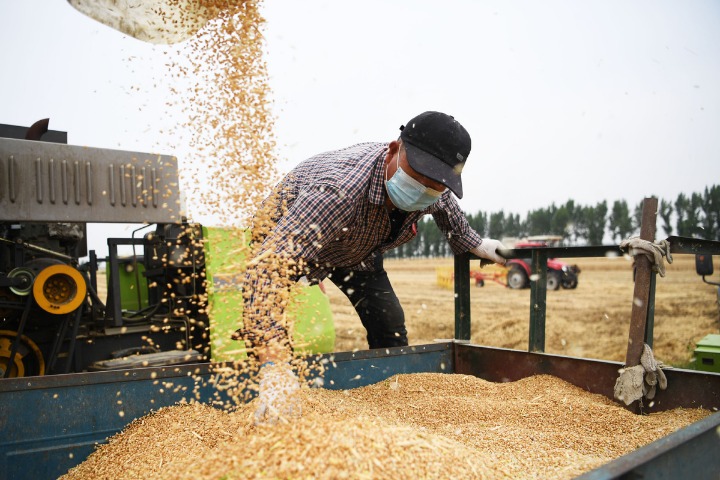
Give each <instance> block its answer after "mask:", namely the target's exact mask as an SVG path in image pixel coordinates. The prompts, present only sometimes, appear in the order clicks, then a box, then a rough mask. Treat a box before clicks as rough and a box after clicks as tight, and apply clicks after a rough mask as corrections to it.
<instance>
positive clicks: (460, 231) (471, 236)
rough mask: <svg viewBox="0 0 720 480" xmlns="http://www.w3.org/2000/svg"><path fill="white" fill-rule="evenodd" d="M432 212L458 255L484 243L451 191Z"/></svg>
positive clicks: (438, 202) (435, 205)
mask: <svg viewBox="0 0 720 480" xmlns="http://www.w3.org/2000/svg"><path fill="white" fill-rule="evenodd" d="M430 213H431V214H432V216H433V218H434V219H435V223H436V224H437V226H438V228H439V229H440V231H441V232H443V234H444V235H445V238H447V240H448V243H450V248H451V249H452V251H453V253H455V254H456V255H457V254H460V253H465V252H469V251H470V250H472V249H473V248H475V247H477V246H478V245H480V244H481V243H482V239H481V237H480V235H479V234H478V233H477V232H476V231H475V230H473V228H472V227H471V226H470V224H469V223H468V221H467V218H465V214H464V213H463V211H462V210H461V209H460V206H459V205H458V203H457V201H456V200H455V198H453V197H452V196H451V195H450V194H449V193H447V194H446V195H443V196H442V198H441V199H440V200H439V201H437V202H436V203H435V204H434V205H433V207H432V208H431V210H430Z"/></svg>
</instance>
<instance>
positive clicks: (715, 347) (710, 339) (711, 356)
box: [693, 333, 720, 373]
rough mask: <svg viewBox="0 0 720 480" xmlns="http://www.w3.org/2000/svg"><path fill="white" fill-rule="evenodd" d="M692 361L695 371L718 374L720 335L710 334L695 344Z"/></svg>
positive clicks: (719, 367)
mask: <svg viewBox="0 0 720 480" xmlns="http://www.w3.org/2000/svg"><path fill="white" fill-rule="evenodd" d="M694 355H695V358H694V361H693V364H694V367H695V369H696V370H702V371H705V372H717V373H720V335H719V334H716V333H711V334H708V335H706V336H705V337H703V338H702V339H701V340H700V341H698V342H697V346H696V347H695V352H694Z"/></svg>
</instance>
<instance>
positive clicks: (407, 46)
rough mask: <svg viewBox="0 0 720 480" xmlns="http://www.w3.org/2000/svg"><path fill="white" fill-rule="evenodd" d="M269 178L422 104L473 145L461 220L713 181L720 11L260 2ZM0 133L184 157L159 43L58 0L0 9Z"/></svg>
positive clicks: (607, 4) (632, 1) (372, 0)
mask: <svg viewBox="0 0 720 480" xmlns="http://www.w3.org/2000/svg"><path fill="white" fill-rule="evenodd" d="M263 12H264V15H265V18H266V19H267V25H266V38H267V51H268V55H267V61H268V67H269V71H270V75H271V87H272V90H273V98H274V99H275V106H274V113H275V114H276V116H277V123H276V130H275V135H276V138H277V141H278V143H279V147H278V154H279V156H280V157H281V158H283V159H285V161H284V162H283V163H282V167H281V168H282V169H283V171H287V170H288V169H289V168H291V167H292V166H293V165H295V164H296V163H298V162H299V161H301V160H303V159H304V158H306V157H308V156H310V155H312V154H314V153H318V152H320V151H325V150H329V149H332V148H337V147H343V146H347V145H349V144H353V143H357V142H363V141H390V140H392V139H394V138H396V137H397V135H398V127H399V126H400V125H401V124H403V123H405V122H406V121H407V120H409V119H410V118H411V117H413V116H415V115H416V114H418V113H420V112H422V111H425V110H440V111H444V112H446V113H449V114H451V115H453V116H455V118H457V119H458V120H459V121H460V122H461V123H462V124H463V125H464V126H465V127H466V128H467V129H468V131H469V132H470V134H471V136H472V140H473V148H472V152H471V155H470V157H469V160H468V164H467V166H466V169H465V171H464V174H463V181H464V185H465V197H464V198H463V199H462V200H461V205H462V206H463V208H464V209H465V210H466V211H468V212H476V211H478V210H482V211H486V212H494V211H498V210H501V209H503V210H504V211H505V212H506V213H507V212H514V213H520V214H521V215H523V216H524V215H525V213H526V212H527V211H528V210H531V209H534V208H540V207H546V206H549V205H550V203H552V202H555V203H556V204H561V203H564V202H565V201H567V200H568V199H574V200H575V201H576V202H577V203H580V204H583V205H589V204H593V205H594V204H595V203H596V202H599V201H602V200H608V201H609V202H611V203H612V201H614V200H617V199H625V200H627V201H628V203H629V204H631V206H634V205H635V204H636V203H637V202H639V201H640V200H641V199H642V198H643V197H644V196H647V195H651V194H655V195H657V196H659V197H660V198H663V199H667V200H674V199H675V197H676V196H677V195H678V193H681V192H683V193H687V194H689V193H692V192H699V191H702V190H703V189H704V188H705V187H706V186H709V185H713V184H719V183H720V28H719V27H720V2H718V1H716V0H712V1H694V0H687V1H680V0H678V1H657V0H654V1H636V0H624V1H608V0H602V1H582V2H579V1H572V0H567V1H559V0H558V1H513V0H507V1H494V2H490V1H470V0H468V1H461V0H445V1H443V2H438V1H422V0H403V1H391V0H386V1H379V0H366V1H361V2H358V1H352V2H351V1H339V0H335V1H330V0H324V1H321V0H266V1H265V2H264V7H263ZM0 19H2V25H3V27H2V29H0V44H2V45H3V48H2V52H1V53H0V56H1V57H2V63H1V65H2V75H0V86H1V87H2V88H0V95H1V97H0V98H1V100H2V101H1V102H0V123H8V124H14V125H27V126H29V125H30V124H32V123H33V122H35V121H36V120H39V119H41V118H46V117H49V118H50V128H52V129H54V130H62V131H67V132H68V138H69V143H71V144H76V145H87V146H92V147H107V148H120V149H127V150H140V151H153V152H156V151H158V149H162V152H161V153H169V154H176V155H178V156H182V150H177V151H176V150H175V149H176V148H177V149H179V148H180V147H179V145H180V144H181V141H180V140H179V139H174V138H172V137H170V138H168V135H167V133H166V132H167V131H168V127H170V126H172V124H173V122H174V121H175V120H176V119H173V118H167V117H168V115H167V114H166V106H165V101H166V99H167V92H168V91H169V90H168V89H169V88H170V86H171V84H172V80H171V78H169V77H168V75H167V73H166V71H165V69H164V65H165V63H166V60H167V54H166V52H167V50H168V49H167V47H163V46H153V45H150V44H145V43H142V42H140V41H138V40H136V39H133V38H130V37H127V36H125V35H123V34H121V33H119V32H117V31H115V30H112V29H110V28H108V27H106V26H104V25H101V24H99V23H96V22H94V21H92V20H90V19H89V18H87V17H85V16H83V15H82V14H80V13H78V12H77V11H75V10H74V9H73V8H72V7H70V6H69V5H68V4H67V3H66V2H65V1H64V0H3V1H2V2H0Z"/></svg>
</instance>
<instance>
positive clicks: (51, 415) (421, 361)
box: [0, 341, 720, 480]
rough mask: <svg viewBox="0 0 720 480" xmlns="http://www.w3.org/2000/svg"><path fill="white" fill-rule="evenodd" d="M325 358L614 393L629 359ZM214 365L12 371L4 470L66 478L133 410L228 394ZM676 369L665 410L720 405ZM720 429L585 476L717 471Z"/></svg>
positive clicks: (454, 353)
mask: <svg viewBox="0 0 720 480" xmlns="http://www.w3.org/2000/svg"><path fill="white" fill-rule="evenodd" d="M323 359H326V360H328V361H327V362H326V363H325V364H326V369H327V370H326V372H325V375H324V379H325V386H326V388H332V389H350V388H357V387H361V386H364V385H370V384H373V383H377V382H379V381H382V380H384V379H386V378H388V377H390V376H392V375H395V374H404V373H418V372H433V373H458V374H468V375H474V376H477V377H480V378H483V379H486V380H489V381H498V382H499V381H513V380H517V379H520V378H523V377H526V376H529V375H535V374H549V375H554V376H556V377H559V378H561V379H563V380H566V381H568V382H570V383H572V384H574V385H576V386H578V387H581V388H584V389H585V390H587V391H589V392H593V393H599V394H603V395H608V393H609V394H610V396H611V395H612V392H611V390H612V385H613V384H614V382H615V378H617V371H618V369H619V368H620V367H621V366H622V365H621V364H620V363H617V362H604V361H596V360H587V359H581V358H573V357H563V356H557V355H549V354H544V353H532V352H523V351H517V350H507V349H499V348H489V347H482V346H478V345H471V344H468V343H464V342H453V341H448V342H442V343H436V344H431V345H421V346H411V347H399V348H391V349H387V350H384V349H380V350H367V351H359V352H354V353H349V352H344V353H335V354H328V355H324V356H322V357H320V358H318V359H315V361H320V360H323ZM215 367H216V365H210V364H194V365H183V366H175V367H162V368H140V369H134V370H122V371H106V372H90V373H82V374H67V375H53V376H46V377H27V378H15V379H7V380H3V381H2V382H0V399H1V400H0V404H1V405H2V420H0V421H2V428H1V430H2V432H3V434H2V440H1V441H0V479H1V480H6V479H8V480H9V479H21V478H33V479H45V478H57V477H58V476H60V475H62V474H64V473H65V472H67V470H68V469H69V468H71V467H73V466H75V465H77V464H79V463H81V462H82V461H83V460H84V459H85V458H86V457H87V456H88V455H89V454H90V453H92V452H93V450H94V446H95V444H98V443H104V442H105V441H106V439H107V437H109V436H112V435H114V434H115V433H117V432H119V431H121V430H122V429H123V428H125V426H126V425H127V424H128V423H129V422H130V421H132V420H133V419H135V418H139V417H141V416H144V415H146V414H147V413H149V412H150V411H151V410H157V409H158V408H160V407H163V406H168V405H173V404H175V403H177V402H178V401H180V400H181V399H183V398H186V399H187V398H189V397H190V395H189V394H188V392H190V391H192V390H193V389H194V388H195V386H196V384H199V385H201V388H200V389H199V390H198V392H199V398H198V400H200V401H203V402H208V403H212V402H222V401H225V400H228V398H227V397H225V396H224V395H225V394H224V393H223V392H221V391H218V390H216V389H215V388H214V385H213V381H212V380H213V377H214V374H213V369H214V368H215ZM667 377H668V383H669V385H670V386H671V387H672V386H673V385H676V386H677V385H682V386H683V388H682V391H683V392H685V394H683V395H680V396H678V395H675V393H680V392H676V391H674V390H673V393H672V394H670V393H669V392H667V391H666V392H659V394H658V396H657V397H656V404H657V407H656V408H657V409H668V408H675V407H676V406H685V407H700V406H702V407H704V408H715V409H717V408H719V407H720V374H708V373H700V372H696V371H692V370H680V369H673V370H669V371H668V372H667ZM671 387H670V388H671ZM678 390H679V389H678ZM690 392H691V393H692V394H691V393H690ZM193 398H194V397H193ZM118 401H122V406H119V405H118ZM120 411H122V412H124V415H123V416H120V415H119V412H120ZM719 432H720V412H718V413H714V414H713V415H711V416H709V417H707V418H705V419H704V420H702V421H700V422H697V423H695V424H693V425H690V426H688V427H686V428H684V429H682V430H679V431H677V432H675V433H673V434H671V435H669V436H667V437H664V438H662V439H660V440H658V441H656V442H653V443H651V444H649V445H647V446H645V447H643V448H640V449H638V450H637V451H635V452H633V453H631V454H629V455H625V456H623V457H621V458H619V459H618V460H616V461H613V462H610V463H608V464H606V465H604V466H602V467H600V468H599V469H597V470H594V471H592V472H589V473H587V474H586V475H584V476H583V477H581V478H586V479H610V478H668V479H670V478H690V477H691V478H697V479H700V478H715V479H716V478H717V474H718V472H720V456H718V455H717V452H718V451H720V436H719Z"/></svg>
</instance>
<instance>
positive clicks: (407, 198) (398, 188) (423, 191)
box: [385, 150, 442, 212]
mask: <svg viewBox="0 0 720 480" xmlns="http://www.w3.org/2000/svg"><path fill="white" fill-rule="evenodd" d="M385 188H386V189H387V192H388V195H389V196H390V201H391V202H392V203H393V205H395V206H396V207H397V208H399V209H400V210H405V211H406V212H415V211H418V210H423V209H425V208H427V207H429V206H430V205H432V204H433V203H435V202H437V201H438V200H439V199H440V197H441V196H442V192H438V191H437V190H433V189H432V188H430V187H426V186H425V185H423V184H422V183H420V182H418V181H417V180H415V179H414V178H412V177H411V176H410V175H408V174H407V173H405V171H404V170H403V169H402V168H400V151H399V150H398V159H397V170H395V173H394V174H393V176H392V178H390V180H388V179H387V167H385Z"/></svg>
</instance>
